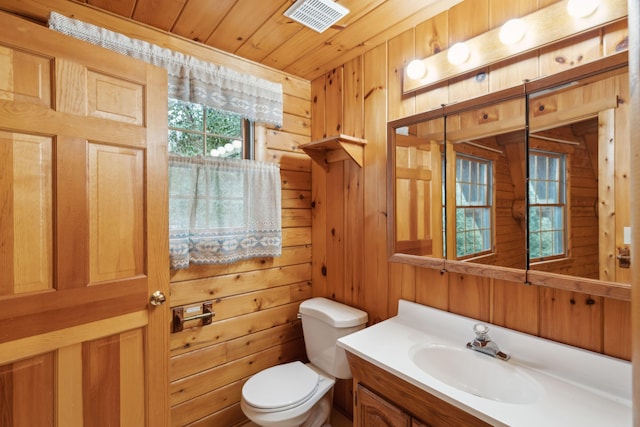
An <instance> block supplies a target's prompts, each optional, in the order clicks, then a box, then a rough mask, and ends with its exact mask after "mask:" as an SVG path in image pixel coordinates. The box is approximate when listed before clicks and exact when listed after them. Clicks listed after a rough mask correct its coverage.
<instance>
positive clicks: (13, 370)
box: [0, 353, 55, 427]
mask: <svg viewBox="0 0 640 427" xmlns="http://www.w3.org/2000/svg"><path fill="white" fill-rule="evenodd" d="M54 360H55V358H54V354H53V353H45V354H42V355H38V356H35V357H30V358H27V359H23V360H19V361H16V362H14V363H9V364H6V365H3V366H0V425H2V426H25V427H26V426H42V427H47V426H54V425H55V424H54V411H55V407H54V402H55V393H54V384H55V382H54V375H55V374H54V372H55V369H54Z"/></svg>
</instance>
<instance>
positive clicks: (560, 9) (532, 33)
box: [402, 0, 627, 94]
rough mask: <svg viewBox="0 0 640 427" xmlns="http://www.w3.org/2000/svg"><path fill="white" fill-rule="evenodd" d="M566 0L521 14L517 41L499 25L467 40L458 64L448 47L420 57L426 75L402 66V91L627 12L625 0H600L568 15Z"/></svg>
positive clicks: (506, 56)
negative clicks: (506, 40) (508, 39)
mask: <svg viewBox="0 0 640 427" xmlns="http://www.w3.org/2000/svg"><path fill="white" fill-rule="evenodd" d="M567 3H568V0H564V1H561V2H558V3H554V4H552V5H551V6H549V7H546V8H544V9H541V10H539V11H537V12H534V13H531V14H529V15H526V16H524V17H522V18H520V19H521V20H522V21H523V23H524V25H525V26H526V33H525V35H524V37H523V38H522V40H520V41H519V42H518V43H515V44H512V45H505V44H503V43H502V42H500V39H499V34H500V27H498V28H495V29H493V30H491V31H488V32H486V33H483V34H482V35H479V36H477V37H474V38H472V39H469V40H466V41H465V43H466V44H467V46H468V47H469V51H470V55H469V58H468V59H467V61H466V62H464V63H462V64H460V65H453V64H451V63H449V60H448V59H447V54H448V50H444V51H442V52H439V53H437V54H435V55H432V56H429V57H427V58H424V59H422V60H421V61H422V62H423V64H424V66H425V68H426V75H425V76H424V77H423V78H420V79H415V80H413V79H411V78H409V77H408V76H407V73H406V69H405V73H404V80H403V83H402V92H403V93H404V94H408V93H411V92H415V91H417V90H420V89H424V88H425V87H427V86H430V85H433V84H435V83H439V82H442V81H445V80H448V79H451V78H453V77H456V76H460V75H462V74H465V73H468V72H471V71H474V70H477V69H480V68H482V67H486V66H489V65H493V64H496V63H498V62H501V61H504V60H506V59H509V58H511V57H514V56H516V55H520V54H523V53H526V52H530V51H532V50H535V49H539V48H541V47H544V46H547V45H550V44H552V43H556V42H559V41H561V40H563V39H566V38H569V37H573V36H576V35H578V34H581V33H584V32H587V31H589V30H594V29H596V28H600V27H603V26H605V25H607V24H610V23H613V22H616V21H619V20H621V19H624V18H625V17H626V16H627V0H601V2H600V5H599V6H598V9H596V11H595V12H594V13H593V14H591V15H590V16H587V17H585V18H574V17H572V16H570V15H569V13H568V12H567ZM405 68H406V67H405Z"/></svg>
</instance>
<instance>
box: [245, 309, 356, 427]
mask: <svg viewBox="0 0 640 427" xmlns="http://www.w3.org/2000/svg"><path fill="white" fill-rule="evenodd" d="M300 318H301V319H302V330H303V334H304V341H305V348H306V351H307V357H308V358H309V361H310V363H308V364H304V363H302V362H299V361H296V362H290V363H285V364H282V365H277V366H273V367H271V368H268V369H265V370H263V371H261V372H258V373H257V374H255V375H254V376H252V377H251V378H249V380H248V381H247V382H246V383H245V384H244V386H243V387H242V398H241V400H240V407H241V409H242V411H243V412H244V414H245V415H246V416H247V418H249V419H250V420H251V421H253V422H254V423H255V424H258V425H259V426H263V427H270V426H278V427H321V426H324V425H325V424H326V423H327V422H328V420H329V416H330V414H331V407H332V405H333V385H334V384H335V379H336V378H344V379H346V378H351V371H350V369H349V364H348V362H347V358H346V354H345V351H344V349H342V348H340V347H338V346H337V345H336V341H337V339H338V338H340V337H343V336H345V335H348V334H350V333H353V332H355V331H358V330H360V329H362V328H364V327H365V324H366V323H367V313H365V312H364V311H362V310H358V309H356V308H353V307H349V306H347V305H344V304H341V303H338V302H335V301H332V300H329V299H326V298H312V299H309V300H306V301H304V302H302V303H301V304H300Z"/></svg>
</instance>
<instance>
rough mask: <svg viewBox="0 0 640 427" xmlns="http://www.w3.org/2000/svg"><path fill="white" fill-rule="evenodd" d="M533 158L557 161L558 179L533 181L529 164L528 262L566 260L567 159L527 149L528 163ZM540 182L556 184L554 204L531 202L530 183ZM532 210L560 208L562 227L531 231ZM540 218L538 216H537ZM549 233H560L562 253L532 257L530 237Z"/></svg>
mask: <svg viewBox="0 0 640 427" xmlns="http://www.w3.org/2000/svg"><path fill="white" fill-rule="evenodd" d="M534 157H546V158H554V159H557V160H558V179H557V180H551V179H549V176H548V175H547V177H546V178H547V179H545V180H541V179H535V178H534V176H533V174H532V170H533V168H532V167H531V164H530V163H529V178H528V182H527V198H528V211H527V230H528V236H527V239H528V241H527V244H528V248H529V250H528V252H529V253H528V256H529V262H530V263H532V264H533V263H540V262H545V261H553V260H558V259H563V258H567V257H568V254H569V221H568V214H569V203H568V200H569V194H568V192H569V185H568V184H569V182H568V176H567V163H568V158H567V155H566V154H565V153H561V152H554V151H548V150H542V149H536V148H530V149H529V153H528V161H529V162H531V159H532V158H534ZM541 181H545V182H547V183H549V182H557V185H558V189H557V194H558V201H557V202H556V203H540V202H539V201H537V200H536V201H534V200H532V197H531V195H532V193H531V191H532V183H533V182H541ZM532 208H533V209H544V208H552V209H553V208H560V209H561V213H562V227H560V228H553V229H552V230H543V229H542V228H541V227H538V230H537V231H532V227H531V218H532V212H531V210H532ZM539 217H540V215H539ZM549 231H560V232H561V233H562V238H561V241H562V252H561V253H559V252H556V253H553V254H551V255H546V256H545V255H541V256H537V257H532V253H531V247H532V243H531V237H532V235H534V234H535V235H539V236H541V235H542V233H544V232H549ZM539 240H540V241H542V237H540V238H539Z"/></svg>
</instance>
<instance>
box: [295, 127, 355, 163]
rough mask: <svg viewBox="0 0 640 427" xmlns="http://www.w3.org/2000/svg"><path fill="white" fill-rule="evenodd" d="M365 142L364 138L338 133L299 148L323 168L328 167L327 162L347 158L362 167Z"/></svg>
mask: <svg viewBox="0 0 640 427" xmlns="http://www.w3.org/2000/svg"><path fill="white" fill-rule="evenodd" d="M366 143H367V141H366V140H364V139H360V138H355V137H353V136H347V135H342V134H340V135H336V136H331V137H329V138H325V139H321V140H318V141H312V142H310V143H308V144H303V145H301V146H300V149H302V151H304V152H305V153H307V155H309V157H311V159H312V160H313V161H314V162H316V163H317V164H319V165H320V166H322V167H323V168H324V169H325V170H328V169H329V163H333V162H339V161H341V160H347V159H352V160H353V161H354V162H356V163H357V164H358V166H360V167H362V165H363V162H364V146H365V144H366Z"/></svg>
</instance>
